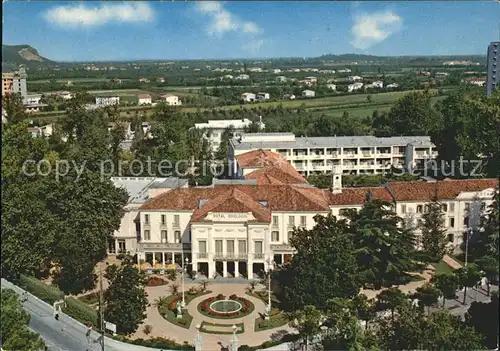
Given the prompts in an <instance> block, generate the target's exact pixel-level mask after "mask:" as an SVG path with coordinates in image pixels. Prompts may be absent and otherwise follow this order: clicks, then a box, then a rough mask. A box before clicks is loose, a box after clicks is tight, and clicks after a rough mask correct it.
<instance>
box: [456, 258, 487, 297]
mask: <svg viewBox="0 0 500 351" xmlns="http://www.w3.org/2000/svg"><path fill="white" fill-rule="evenodd" d="M455 274H456V275H457V276H458V286H459V288H462V289H463V290H464V298H463V301H462V303H463V304H464V305H465V299H466V297H467V288H472V287H474V286H475V285H476V284H477V283H478V282H479V280H480V279H481V273H480V271H479V269H478V268H477V265H476V264H474V263H469V265H467V267H461V268H459V269H457V270H455Z"/></svg>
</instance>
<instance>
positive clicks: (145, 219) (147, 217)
mask: <svg viewBox="0 0 500 351" xmlns="http://www.w3.org/2000/svg"><path fill="white" fill-rule="evenodd" d="M144 223H146V224H149V215H148V214H147V215H144Z"/></svg>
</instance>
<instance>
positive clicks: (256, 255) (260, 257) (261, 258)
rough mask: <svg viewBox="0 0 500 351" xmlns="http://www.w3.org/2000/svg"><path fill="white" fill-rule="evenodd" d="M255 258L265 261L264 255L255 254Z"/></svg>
mask: <svg viewBox="0 0 500 351" xmlns="http://www.w3.org/2000/svg"><path fill="white" fill-rule="evenodd" d="M253 258H255V259H256V260H263V259H264V253H254V254H253Z"/></svg>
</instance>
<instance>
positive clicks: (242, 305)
mask: <svg viewBox="0 0 500 351" xmlns="http://www.w3.org/2000/svg"><path fill="white" fill-rule="evenodd" d="M254 308H255V307H254V305H253V303H251V302H250V301H249V300H247V299H245V298H243V297H240V296H236V295H234V294H233V295H231V296H229V297H228V298H226V297H225V296H224V295H222V294H219V295H217V296H213V297H209V298H208V299H205V300H203V301H202V302H200V303H199V304H198V311H199V312H200V313H201V314H203V315H204V316H207V317H212V318H222V319H231V318H239V317H244V316H247V315H249V314H250V313H252V312H253V310H254Z"/></svg>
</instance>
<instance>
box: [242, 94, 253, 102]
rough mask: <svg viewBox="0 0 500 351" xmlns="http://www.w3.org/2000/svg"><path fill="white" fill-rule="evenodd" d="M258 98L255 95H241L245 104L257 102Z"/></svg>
mask: <svg viewBox="0 0 500 351" xmlns="http://www.w3.org/2000/svg"><path fill="white" fill-rule="evenodd" d="M255 99H256V96H255V94H254V93H243V94H241V100H243V101H244V102H253V101H255Z"/></svg>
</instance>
